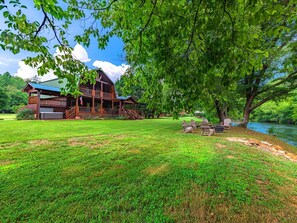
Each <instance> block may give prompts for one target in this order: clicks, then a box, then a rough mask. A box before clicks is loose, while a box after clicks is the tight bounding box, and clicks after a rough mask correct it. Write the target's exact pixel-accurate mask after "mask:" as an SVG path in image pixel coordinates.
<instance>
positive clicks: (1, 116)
mask: <svg viewBox="0 0 297 223" xmlns="http://www.w3.org/2000/svg"><path fill="white" fill-rule="evenodd" d="M15 116H16V114H3V113H0V120H15V119H16V118H15Z"/></svg>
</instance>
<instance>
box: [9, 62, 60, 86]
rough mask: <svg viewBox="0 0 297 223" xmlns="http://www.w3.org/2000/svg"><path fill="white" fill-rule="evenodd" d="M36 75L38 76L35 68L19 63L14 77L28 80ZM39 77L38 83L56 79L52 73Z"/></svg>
mask: <svg viewBox="0 0 297 223" xmlns="http://www.w3.org/2000/svg"><path fill="white" fill-rule="evenodd" d="M36 75H38V74H37V68H34V67H30V66H29V65H26V64H25V62H24V61H19V68H18V70H17V73H15V74H14V76H17V77H21V78H23V79H29V78H32V77H34V76H36ZM39 77H40V81H46V80H51V79H54V78H57V76H56V75H54V72H53V71H50V72H49V73H47V74H45V75H43V76H39Z"/></svg>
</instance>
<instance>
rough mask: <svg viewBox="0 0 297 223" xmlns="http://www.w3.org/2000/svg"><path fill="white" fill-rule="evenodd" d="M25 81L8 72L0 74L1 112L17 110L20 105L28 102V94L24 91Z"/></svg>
mask: <svg viewBox="0 0 297 223" xmlns="http://www.w3.org/2000/svg"><path fill="white" fill-rule="evenodd" d="M24 86H25V81H24V80H23V79H22V78H20V77H13V76H11V75H10V74H9V73H8V72H6V73H4V74H2V75H0V95H1V97H0V112H2V111H3V112H6V113H12V112H16V111H17V109H18V108H19V106H23V105H25V104H27V94H26V93H24V92H22V89H23V87H24Z"/></svg>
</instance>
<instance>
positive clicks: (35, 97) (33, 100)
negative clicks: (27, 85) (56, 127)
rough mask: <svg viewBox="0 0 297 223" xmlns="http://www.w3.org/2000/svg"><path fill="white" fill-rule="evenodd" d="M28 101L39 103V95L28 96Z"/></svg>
mask: <svg viewBox="0 0 297 223" xmlns="http://www.w3.org/2000/svg"><path fill="white" fill-rule="evenodd" d="M28 102H29V104H37V102H38V97H37V96H30V97H29V98H28Z"/></svg>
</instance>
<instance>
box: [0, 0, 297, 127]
mask: <svg viewBox="0 0 297 223" xmlns="http://www.w3.org/2000/svg"><path fill="white" fill-rule="evenodd" d="M1 2H2V4H0V9H2V11H3V15H4V17H5V18H6V22H7V26H8V29H6V30H2V32H1V35H0V44H1V47H2V48H3V49H8V50H11V51H12V52H15V53H17V52H18V51H19V50H21V49H23V50H28V51H33V52H35V53H36V54H37V57H36V58H29V59H27V60H26V62H27V63H29V64H31V65H35V66H39V73H40V74H41V75H42V74H44V73H46V72H48V71H49V70H50V69H53V70H54V71H55V74H56V75H57V76H58V77H63V78H67V79H68V80H69V86H68V87H69V89H72V88H73V86H76V85H77V78H76V77H77V76H81V77H84V78H86V79H88V78H91V77H92V75H93V74H90V73H89V71H88V69H87V68H86V67H85V66H84V65H83V64H82V63H80V62H79V61H76V60H75V59H73V58H72V56H71V47H70V46H69V45H70V44H69V41H68V37H69V36H67V29H68V28H69V27H71V23H72V21H73V20H82V19H84V24H85V27H84V31H83V33H81V34H79V35H77V36H75V37H74V38H75V40H76V41H78V42H79V43H81V44H83V45H85V46H88V45H89V44H90V41H91V37H92V38H93V39H96V40H97V41H98V47H99V48H103V47H105V46H106V44H107V42H108V40H109V38H110V37H111V36H114V35H115V36H118V37H120V38H122V40H123V41H124V44H125V51H126V59H127V61H128V62H129V63H130V64H131V66H132V67H133V69H134V70H135V72H136V73H138V74H139V73H141V74H142V80H145V81H146V85H145V86H146V87H147V88H146V90H147V91H150V94H148V95H150V96H152V95H155V94H156V95H157V94H158V93H160V92H162V91H160V88H162V85H163V84H165V86H167V87H168V88H170V89H171V92H172V93H171V96H170V100H171V102H172V103H171V104H169V105H170V106H169V107H170V109H171V110H172V111H173V112H175V113H177V111H178V110H181V109H183V108H185V109H187V110H188V109H193V108H194V107H195V103H196V102H197V101H198V100H201V99H202V100H210V102H211V103H209V104H213V105H212V106H214V107H215V108H216V110H217V113H218V116H219V117H220V119H222V118H223V114H224V111H226V110H229V109H230V108H231V107H232V106H234V104H232V103H228V102H230V100H233V99H234V97H235V95H236V96H237V95H238V93H241V92H245V98H246V103H245V104H246V105H245V109H244V122H245V124H244V126H246V124H247V122H248V117H249V114H250V112H251V111H252V110H253V108H254V107H255V106H257V105H261V104H263V103H264V102H265V101H267V100H270V99H271V98H272V97H271V95H274V96H278V95H281V92H283V93H286V92H287V91H284V90H277V91H274V90H272V89H279V88H280V87H282V88H283V87H288V86H290V89H293V88H295V85H294V80H295V72H294V63H295V62H294V59H293V58H294V55H295V49H296V47H295V39H294V38H296V37H295V30H297V29H296V14H297V13H296V5H295V3H294V1H290V0H276V1H265V2H263V1H260V0H247V1H243V0H239V1H235V0H224V1H222V0H212V1H206V0H200V1H189V0H180V1H163V0H152V1H145V0H138V1H135V0H111V1H106V0H96V1H95V0H72V1H67V3H63V4H61V5H59V3H61V2H58V1H54V0H52V1H45V0H35V1H34V6H35V8H36V10H39V11H40V12H41V13H42V15H43V19H42V20H41V21H29V19H28V18H27V16H26V14H25V11H23V10H22V7H25V6H22V5H21V4H20V2H19V1H10V2H9V3H5V2H4V1H3V0H1V1H0V3H1ZM11 5H13V7H14V8H15V9H17V10H14V12H15V13H13V12H11V11H10V10H7V9H8V8H9V7H10V6H11ZM98 23H100V25H101V26H98ZM99 27H103V28H104V29H103V31H102V29H100V28H99ZM46 29H48V30H51V32H52V34H53V36H54V38H55V40H56V43H57V45H56V46H55V47H58V48H59V50H60V51H61V52H62V56H60V57H54V56H53V55H52V54H51V53H50V49H49V48H48V45H49V38H47V36H46V35H45V33H44V32H42V31H43V30H46ZM284 44H285V45H284ZM284 50H286V53H281V52H284ZM295 58H296V57H295ZM272 64H273V66H272ZM152 68H153V69H152ZM275 68H279V69H278V71H276V69H275ZM280 71H282V72H281V73H280ZM73 73H79V74H81V75H73ZM272 77H274V78H272ZM280 78H282V79H280ZM241 80H244V81H243V82H240V81H241ZM274 80H276V81H274ZM271 81H274V82H273V83H271ZM240 83H243V85H242V84H241V85H239V86H243V87H242V88H237V89H238V90H239V91H235V90H234V89H235V88H236V85H237V84H240ZM288 83H292V84H291V85H290V84H288ZM255 89H257V90H255ZM71 91H72V92H74V93H75V92H77V88H75V87H74V88H73V89H72V90H71ZM277 92H278V93H277ZM233 93H234V94H233ZM259 95H261V96H262V95H263V98H261V97H260V96H259ZM264 95H267V97H264ZM269 95H270V96H269ZM155 100H156V99H154V100H151V102H152V103H155ZM228 107H229V108H228Z"/></svg>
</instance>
